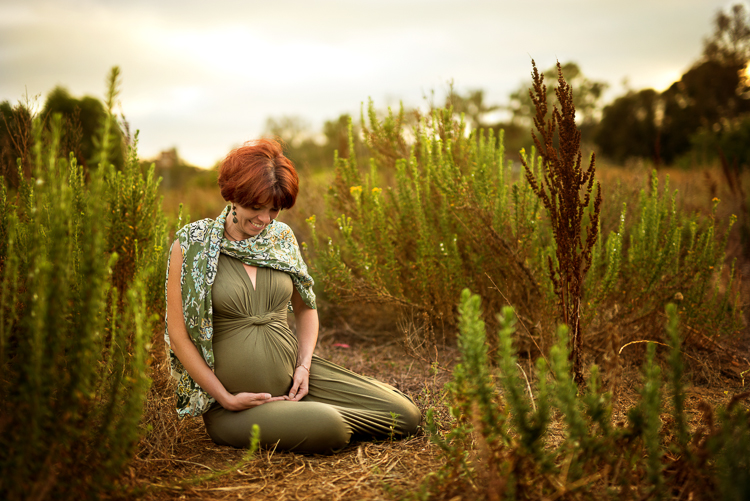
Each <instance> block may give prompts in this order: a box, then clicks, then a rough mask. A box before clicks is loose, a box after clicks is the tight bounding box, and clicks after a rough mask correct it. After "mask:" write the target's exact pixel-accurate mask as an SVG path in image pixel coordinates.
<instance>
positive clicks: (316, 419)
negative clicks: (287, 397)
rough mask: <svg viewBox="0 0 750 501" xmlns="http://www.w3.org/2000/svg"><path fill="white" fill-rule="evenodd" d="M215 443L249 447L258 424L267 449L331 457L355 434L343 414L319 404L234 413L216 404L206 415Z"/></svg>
mask: <svg viewBox="0 0 750 501" xmlns="http://www.w3.org/2000/svg"><path fill="white" fill-rule="evenodd" d="M203 420H204V422H205V423H206V430H208V434H209V435H210V436H211V438H212V439H213V441H214V442H216V443H217V444H220V445H231V446H233V447H238V448H246V447H248V446H249V445H250V432H251V430H252V427H253V425H254V424H257V425H258V426H259V427H260V443H261V445H262V446H265V447H273V446H276V447H278V449H279V450H287V451H294V452H300V453H307V454H331V453H333V452H336V451H339V450H341V449H343V448H344V447H345V446H346V445H347V444H348V443H349V439H350V438H351V435H352V430H351V428H350V427H349V426H348V425H347V423H346V422H345V420H344V419H343V417H342V415H341V413H340V412H338V410H337V409H335V408H334V407H332V406H330V405H326V404H323V403H319V402H310V401H308V402H289V401H281V402H271V403H268V404H263V405H259V406H258V407H253V408H251V409H246V410H244V411H239V412H233V411H228V410H226V409H224V408H223V407H221V406H218V405H216V406H215V407H213V408H212V409H211V410H209V411H208V412H206V413H205V414H204V415H203Z"/></svg>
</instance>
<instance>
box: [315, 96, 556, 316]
mask: <svg viewBox="0 0 750 501" xmlns="http://www.w3.org/2000/svg"><path fill="white" fill-rule="evenodd" d="M368 116H369V125H367V126H364V127H363V128H364V133H365V138H366V143H367V145H368V147H369V149H370V152H371V153H372V155H373V156H372V158H370V159H369V169H367V170H365V169H360V167H359V165H358V163H357V159H356V158H355V156H354V155H353V154H351V153H349V152H347V153H346V155H345V157H346V158H344V157H340V156H337V157H336V159H335V180H334V183H333V185H332V186H331V187H330V188H329V193H328V197H327V204H328V213H329V218H330V219H334V220H335V221H336V225H335V226H336V227H337V228H338V230H339V231H338V234H331V235H320V234H319V233H318V229H319V228H318V226H317V225H316V222H317V219H316V217H314V216H313V217H311V218H310V219H309V220H308V221H309V222H310V223H311V226H312V230H313V231H312V237H313V238H312V240H313V247H314V250H315V253H314V256H313V259H312V261H311V262H312V264H313V267H314V269H315V270H316V271H317V273H318V276H319V277H320V279H321V280H322V282H323V283H324V285H325V288H326V291H327V292H328V293H329V294H330V295H331V296H332V297H333V298H335V299H340V300H366V301H375V302H386V303H391V304H396V305H400V306H402V307H405V308H411V309H414V310H416V311H421V312H423V313H424V314H426V315H427V316H428V318H429V319H430V320H431V321H433V322H443V323H444V324H447V325H453V324H454V322H455V303H456V299H457V298H458V296H459V294H460V291H461V289H462V288H463V287H465V286H470V287H472V288H474V289H475V290H479V291H481V293H482V295H483V297H485V298H487V300H488V301H490V302H491V303H492V304H495V305H497V306H498V307H499V305H500V304H501V302H503V299H502V296H500V295H499V294H498V292H497V290H495V286H497V287H499V288H500V291H501V292H502V293H503V294H505V295H506V297H508V298H509V300H510V301H512V302H513V304H515V305H516V307H517V308H518V309H519V310H520V311H521V312H522V313H523V314H524V315H527V316H529V317H532V318H534V317H537V316H538V311H539V308H540V307H541V304H542V302H541V300H542V299H544V293H543V292H542V291H541V290H540V286H539V284H540V283H541V282H542V280H543V277H542V274H541V273H539V272H538V271H537V270H538V268H539V267H538V265H537V263H539V262H542V261H546V256H547V255H548V254H549V239H550V233H549V230H548V229H546V228H542V229H541V230H540V229H539V226H540V225H539V222H540V221H539V219H540V214H539V210H540V204H539V202H538V200H537V199H536V198H535V197H533V195H532V193H531V190H530V188H529V186H528V183H527V182H526V181H525V180H522V179H519V180H517V181H515V182H514V181H513V179H512V177H513V174H512V172H511V171H512V165H511V163H508V162H506V161H505V160H504V150H503V142H502V134H501V135H500V137H495V135H494V133H493V132H492V131H491V130H490V131H489V132H487V133H484V132H482V133H476V132H475V133H472V134H471V135H467V134H466V133H465V126H464V123H463V122H456V121H454V120H453V115H452V113H451V110H435V111H434V112H433V113H432V115H430V116H428V117H422V118H421V119H420V120H419V121H418V123H417V125H416V126H415V127H414V128H413V130H412V131H411V132H410V133H407V131H405V130H404V128H403V127H404V124H405V122H406V121H405V119H404V118H403V110H401V112H400V113H399V114H398V115H394V114H393V113H390V114H389V115H388V116H387V117H386V118H385V119H383V120H380V119H378V118H377V116H376V115H375V112H374V108H373V105H372V103H370V108H369V115H368ZM407 135H412V136H413V137H414V141H413V143H412V144H409V143H408V141H407V140H406V139H405V137H406V136H407ZM352 141H353V140H352ZM350 148H351V146H350ZM350 151H351V149H350ZM530 159H531V163H532V165H533V167H532V168H534V169H538V166H537V164H536V158H535V155H534V154H533V152H532V155H531V156H530ZM364 172H366V173H364ZM488 320H490V321H491V322H494V320H493V319H488Z"/></svg>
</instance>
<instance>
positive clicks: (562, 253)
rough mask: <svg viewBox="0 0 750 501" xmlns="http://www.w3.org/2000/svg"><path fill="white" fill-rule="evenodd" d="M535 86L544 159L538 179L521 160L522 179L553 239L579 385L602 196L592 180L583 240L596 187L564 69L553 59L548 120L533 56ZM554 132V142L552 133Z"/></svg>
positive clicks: (556, 279)
mask: <svg viewBox="0 0 750 501" xmlns="http://www.w3.org/2000/svg"><path fill="white" fill-rule="evenodd" d="M531 65H532V67H533V72H532V77H533V81H534V88H533V90H529V95H530V96H531V100H532V102H533V103H534V106H535V108H536V116H535V117H534V126H535V128H536V130H537V131H538V132H539V135H538V136H537V134H535V133H534V130H533V129H532V130H531V135H532V137H533V138H534V143H535V144H536V147H537V149H538V151H539V154H540V156H541V157H542V180H537V179H536V178H535V176H534V173H533V172H532V170H531V168H530V166H529V164H528V163H527V162H526V159H525V158H523V156H522V158H521V162H522V163H523V166H524V169H525V171H526V179H527V180H528V181H529V184H530V185H531V188H532V190H533V191H534V193H535V194H536V196H538V197H539V198H540V200H541V201H542V203H543V204H544V207H545V208H546V209H547V213H548V214H549V217H550V221H551V225H552V231H553V234H554V237H555V253H556V257H557V263H555V262H554V261H553V260H552V257H549V258H548V266H549V275H550V279H551V280H552V283H553V285H554V290H555V294H556V295H557V297H558V298H559V306H560V313H561V316H562V321H563V322H565V324H567V325H568V326H569V327H570V332H571V338H570V358H571V360H572V362H573V364H572V365H573V374H574V377H575V381H576V383H577V384H579V385H581V384H583V381H584V379H583V369H582V359H581V358H582V357H581V355H582V351H583V329H582V326H581V303H582V301H583V279H584V277H585V276H586V272H587V271H588V270H589V268H590V267H591V251H592V249H593V247H594V244H595V243H596V239H597V237H598V236H599V232H598V229H599V210H600V207H601V203H602V194H601V188H600V186H599V183H598V182H597V183H596V197H595V199H594V209H593V211H591V212H590V214H589V216H588V227H587V229H586V239H585V241H584V239H583V234H582V231H581V226H582V225H583V223H584V219H585V216H586V209H587V207H588V206H589V204H590V202H591V194H592V191H593V188H594V173H595V171H596V169H595V167H594V155H593V154H592V155H591V161H590V163H589V166H588V168H587V169H585V170H584V169H582V168H581V158H582V155H581V133H580V131H579V130H578V128H577V127H576V121H575V117H576V109H575V106H574V105H573V90H572V89H571V87H570V85H568V83H567V82H566V81H565V78H563V74H562V67H561V66H560V63H559V62H558V63H557V74H558V77H557V81H558V86H557V89H555V94H556V95H557V100H558V102H559V103H560V108H559V109H558V108H557V106H553V109H552V114H551V117H550V118H549V119H547V86H546V85H544V75H543V74H540V73H539V71H538V70H537V67H536V63H535V62H534V60H533V59H532V61H531ZM555 131H557V136H558V145H557V146H555V143H554V137H555Z"/></svg>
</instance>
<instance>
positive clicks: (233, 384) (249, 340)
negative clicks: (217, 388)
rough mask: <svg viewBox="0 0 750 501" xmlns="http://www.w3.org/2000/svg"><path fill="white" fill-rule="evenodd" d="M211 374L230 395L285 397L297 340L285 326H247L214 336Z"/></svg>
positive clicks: (295, 354)
mask: <svg viewBox="0 0 750 501" xmlns="http://www.w3.org/2000/svg"><path fill="white" fill-rule="evenodd" d="M213 347H214V371H215V373H216V377H218V378H219V381H221V383H222V384H223V385H224V387H225V388H226V389H227V391H229V392H230V393H239V392H245V391H246V392H251V393H270V394H271V395H272V396H280V395H286V394H287V393H288V392H289V389H290V388H291V386H292V375H293V373H294V364H295V362H296V359H297V340H296V338H295V337H294V335H293V334H292V333H291V331H289V328H288V327H287V325H286V324H283V325H281V324H267V325H262V326H258V325H251V326H246V327H243V328H235V329H232V330H231V331H229V332H222V333H221V335H219V336H216V339H214V343H213Z"/></svg>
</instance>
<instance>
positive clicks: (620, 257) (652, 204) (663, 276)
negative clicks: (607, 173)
mask: <svg viewBox="0 0 750 501" xmlns="http://www.w3.org/2000/svg"><path fill="white" fill-rule="evenodd" d="M677 197H678V193H677V191H676V190H675V191H671V192H670V189H669V177H667V178H666V181H665V183H664V187H663V188H662V189H659V180H658V177H657V175H656V172H655V171H654V172H653V173H652V176H651V182H650V186H649V187H648V189H646V188H644V189H641V190H640V194H639V199H638V206H637V207H636V210H635V217H634V218H632V219H630V220H628V218H627V217H626V207H625V206H624V205H623V210H622V214H621V218H620V225H619V228H618V229H617V231H614V232H612V233H610V235H609V237H608V239H607V244H606V249H602V248H601V247H595V248H594V252H593V254H594V256H593V261H594V265H593V266H592V270H591V272H590V273H589V276H588V277H587V285H588V287H589V290H588V296H587V300H588V301H590V302H591V304H592V305H593V307H592V308H591V309H590V310H589V312H588V316H589V318H592V317H593V316H595V315H596V314H597V308H598V307H601V306H603V305H604V306H611V305H612V304H613V303H617V304H618V310H619V313H618V315H616V316H615V317H614V318H612V319H610V321H612V322H623V323H625V322H627V323H630V324H631V325H633V328H636V327H640V326H643V325H644V324H647V323H648V322H651V323H653V319H654V318H655V317H656V316H657V313H659V312H660V311H661V309H662V308H663V306H664V305H665V304H666V303H667V302H669V301H675V302H676V303H677V304H678V305H679V308H680V313H681V314H682V321H683V323H684V324H685V325H688V326H689V327H691V328H694V329H700V330H703V331H705V332H708V333H711V334H712V335H722V334H729V333H733V332H736V331H737V330H739V329H740V328H741V326H742V311H741V308H740V305H741V303H740V301H739V296H738V294H739V292H738V291H737V290H735V289H736V287H735V269H734V263H732V264H731V266H730V270H729V272H728V273H726V274H724V273H723V271H724V263H725V260H726V253H725V249H726V247H727V239H728V237H729V231H730V230H731V228H732V226H733V224H734V223H735V221H736V218H735V217H734V216H732V217H731V218H730V219H729V221H728V222H727V224H726V227H725V229H724V230H723V231H721V234H719V229H718V228H717V221H716V218H715V214H716V207H717V204H718V200H714V201H713V205H712V209H711V213H710V215H709V216H708V217H703V216H700V215H697V214H693V215H687V214H685V213H684V212H682V211H680V210H678V209H677V205H678V202H677V200H678V198H677ZM626 223H629V224H627V225H626ZM625 242H627V245H626V244H625Z"/></svg>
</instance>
